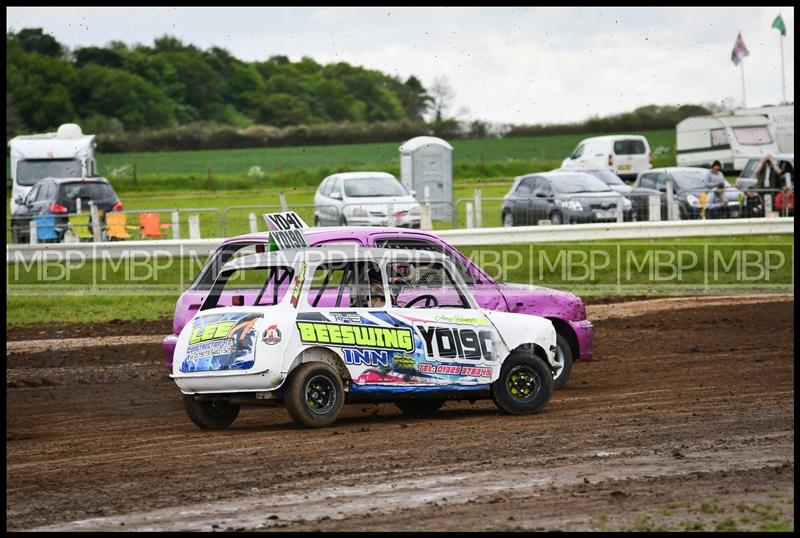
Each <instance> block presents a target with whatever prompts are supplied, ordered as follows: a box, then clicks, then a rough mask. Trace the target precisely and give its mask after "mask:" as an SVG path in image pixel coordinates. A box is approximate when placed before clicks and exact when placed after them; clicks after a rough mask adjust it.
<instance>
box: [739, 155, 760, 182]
mask: <svg viewBox="0 0 800 538" xmlns="http://www.w3.org/2000/svg"><path fill="white" fill-rule="evenodd" d="M759 162H761V159H750V160H749V161H747V164H745V165H744V170H742V173H741V174H740V175H739V176H740V177H743V178H754V177H756V166H758V163H759Z"/></svg>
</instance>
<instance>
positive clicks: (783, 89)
mask: <svg viewBox="0 0 800 538" xmlns="http://www.w3.org/2000/svg"><path fill="white" fill-rule="evenodd" d="M778 39H779V40H780V42H781V94H782V95H783V103H784V104H785V103H786V75H784V73H783V33H781V32H778Z"/></svg>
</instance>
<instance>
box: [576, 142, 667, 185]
mask: <svg viewBox="0 0 800 538" xmlns="http://www.w3.org/2000/svg"><path fill="white" fill-rule="evenodd" d="M652 167H653V155H652V154H651V153H650V144H648V143H647V139H646V138H645V137H643V136H640V135H610V136H594V137H592V138H585V139H583V140H581V141H580V142H578V146H577V147H576V148H575V150H574V151H573V152H572V153H571V154H570V156H569V157H567V158H566V159H564V160H563V161H562V162H561V169H562V170H610V171H612V172H614V173H615V174H617V175H618V176H619V177H621V178H622V179H636V176H638V175H639V173H640V172H646V171H648V170H650V169H651V168H652Z"/></svg>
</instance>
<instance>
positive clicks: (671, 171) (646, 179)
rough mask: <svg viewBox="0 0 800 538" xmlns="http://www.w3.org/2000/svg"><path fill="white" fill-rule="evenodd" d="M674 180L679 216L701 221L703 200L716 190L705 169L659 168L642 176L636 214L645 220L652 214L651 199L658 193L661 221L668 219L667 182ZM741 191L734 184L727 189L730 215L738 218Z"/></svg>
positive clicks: (636, 193) (635, 197) (636, 191)
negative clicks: (650, 208) (649, 199)
mask: <svg viewBox="0 0 800 538" xmlns="http://www.w3.org/2000/svg"><path fill="white" fill-rule="evenodd" d="M669 181H672V184H673V193H674V197H675V201H676V202H677V204H678V217H679V218H680V219H681V220H691V219H699V218H700V216H701V211H702V208H703V202H702V200H703V198H704V196H708V195H709V193H710V192H711V191H712V190H714V187H715V182H714V181H713V180H710V179H709V175H708V170H707V169H706V168H696V167H669V168H658V169H655V170H651V171H649V172H646V173H644V174H641V175H640V176H639V178H638V179H637V180H636V182H635V183H634V184H633V190H632V191H631V194H630V196H631V200H632V201H633V203H634V205H635V207H636V209H637V211H638V212H639V214H640V215H642V218H643V219H646V218H647V217H648V215H649V211H648V207H649V206H648V204H649V201H648V198H649V196H650V195H651V194H658V195H659V197H660V198H661V219H662V220H666V218H667V183H668V182H669ZM740 195H741V196H742V197H743V196H744V195H743V193H742V191H740V190H739V189H737V188H736V187H734V186H733V185H731V184H726V186H725V200H727V202H728V204H729V206H730V208H731V209H730V216H731V217H738V216H739V199H740Z"/></svg>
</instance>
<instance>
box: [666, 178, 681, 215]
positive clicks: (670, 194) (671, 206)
mask: <svg viewBox="0 0 800 538" xmlns="http://www.w3.org/2000/svg"><path fill="white" fill-rule="evenodd" d="M667 220H678V215H676V213H675V189H674V187H673V185H672V180H671V179H670V180H668V181H667Z"/></svg>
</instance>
